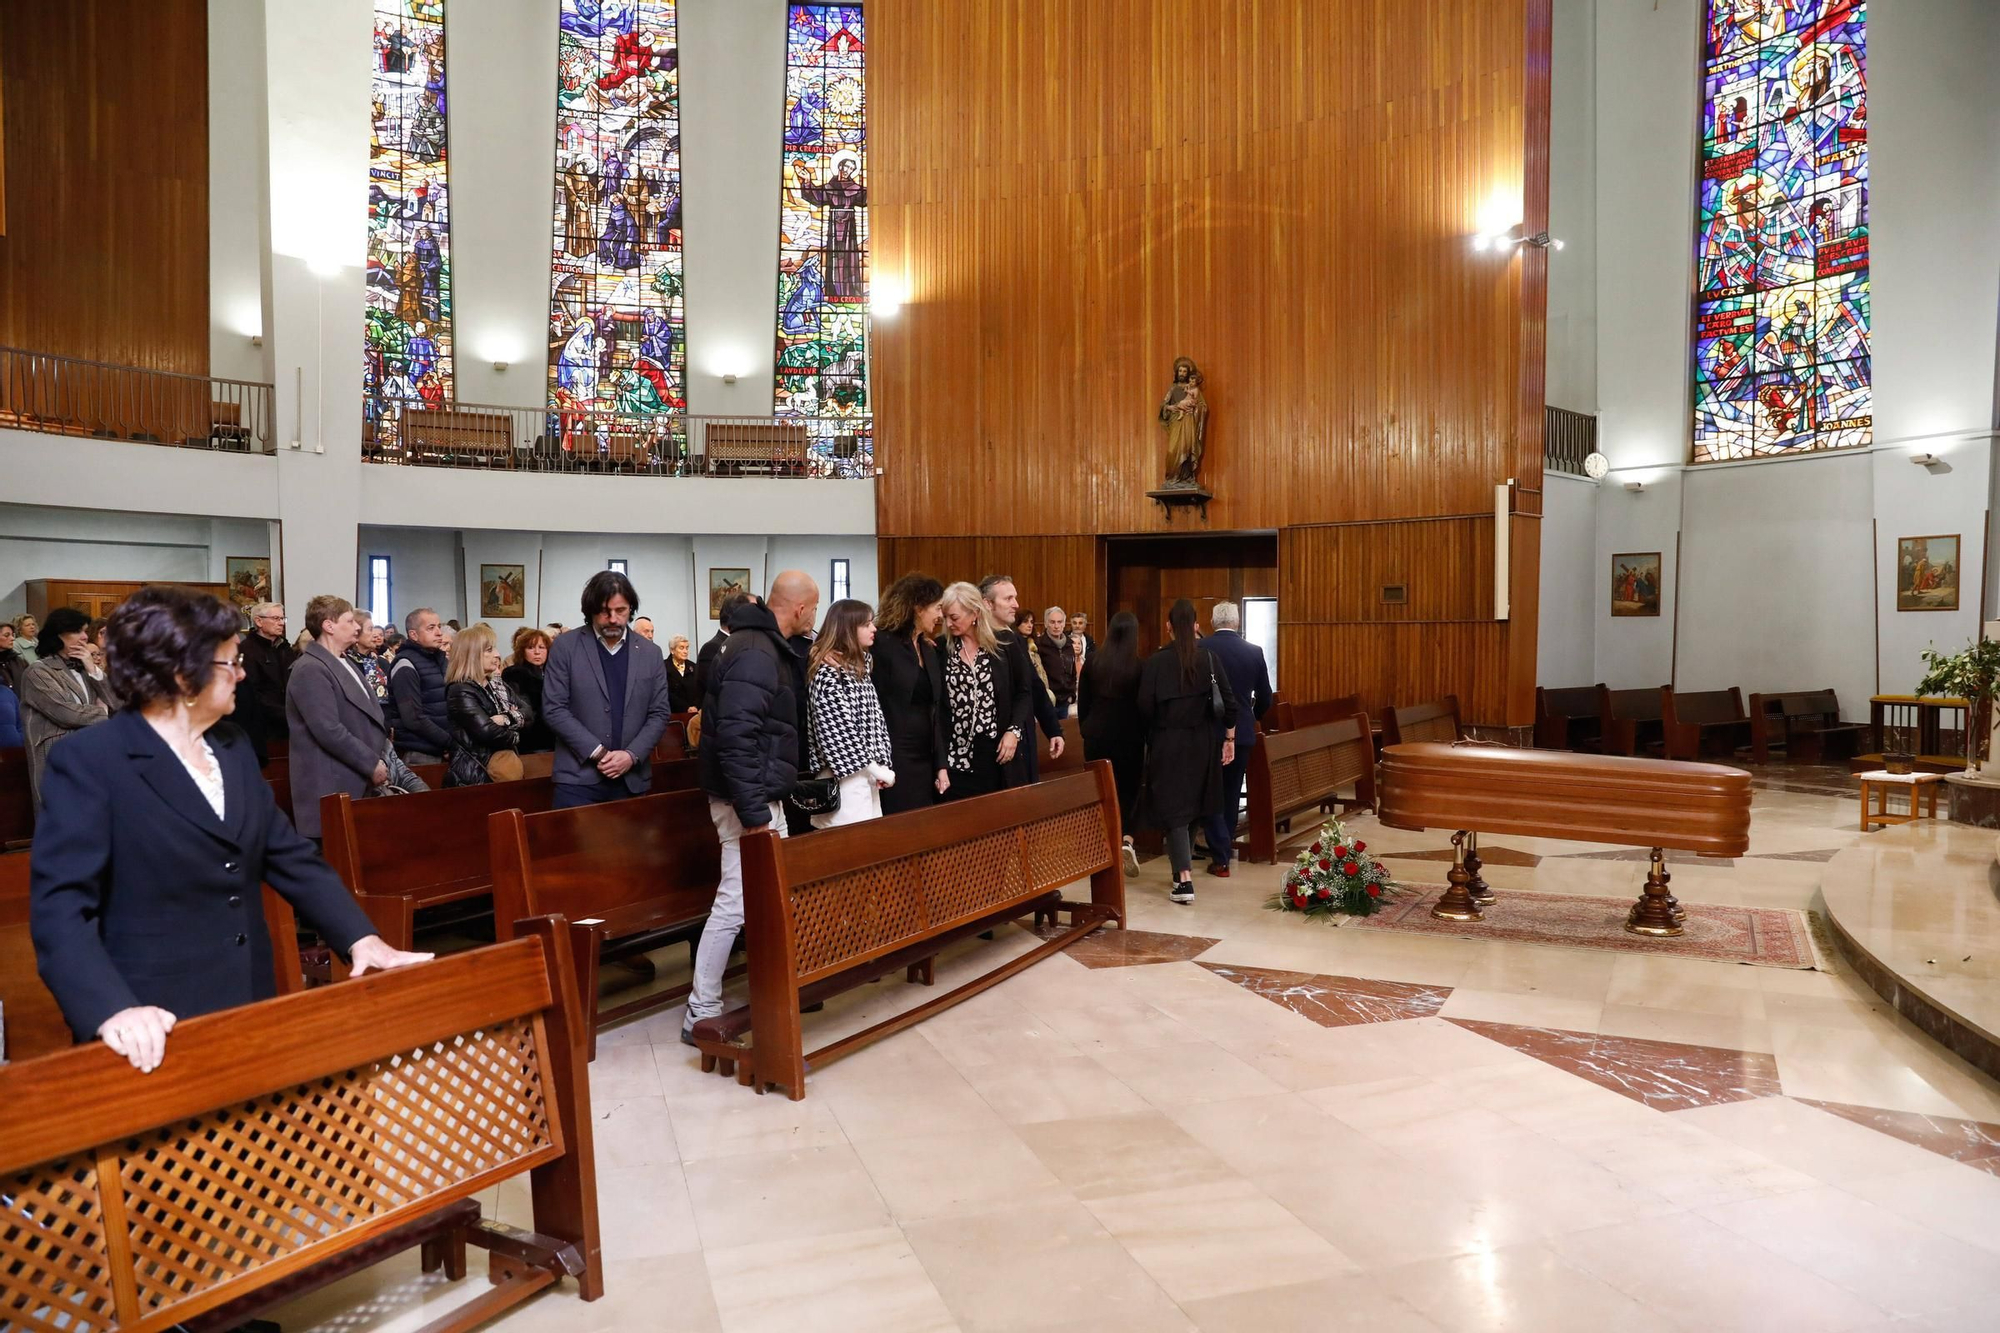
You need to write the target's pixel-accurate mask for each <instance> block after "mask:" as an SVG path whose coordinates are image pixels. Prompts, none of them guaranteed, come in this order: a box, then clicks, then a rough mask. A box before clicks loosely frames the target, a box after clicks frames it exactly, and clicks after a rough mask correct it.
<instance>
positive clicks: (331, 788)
mask: <svg viewBox="0 0 2000 1333" xmlns="http://www.w3.org/2000/svg"><path fill="white" fill-rule="evenodd" d="M285 721H286V722H287V723H289V724H290V726H291V730H292V748H291V758H290V760H289V763H290V766H291V779H292V823H293V824H295V825H297V826H298V830H299V832H301V833H303V834H305V835H306V836H307V837H308V838H317V837H319V836H321V834H320V825H319V802H320V798H321V797H322V796H327V795H330V794H331V793H333V792H341V791H344V792H346V793H347V794H348V795H349V796H352V797H355V798H356V799H359V798H360V797H362V796H365V795H367V794H368V788H369V786H370V783H371V780H372V779H373V778H374V776H375V765H376V764H378V763H381V762H382V756H383V753H384V751H386V750H387V749H388V746H389V724H388V722H387V721H386V720H385V719H384V718H383V716H382V706H381V705H380V704H379V703H377V702H376V701H375V692H374V691H373V690H369V689H365V688H363V687H362V684H361V682H360V681H359V680H357V679H356V678H355V675H354V673H353V672H352V671H350V670H348V668H347V666H346V664H345V663H343V662H342V661H341V660H340V659H339V658H337V657H335V656H334V655H333V654H332V653H330V652H328V651H327V650H326V649H324V648H322V647H320V646H319V645H318V644H317V643H309V644H307V645H306V650H305V651H304V652H303V653H300V654H299V660H298V661H297V662H295V663H294V664H293V665H292V672H291V676H290V677H289V679H288V680H287V682H286V685H285Z"/></svg>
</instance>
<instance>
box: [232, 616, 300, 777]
mask: <svg viewBox="0 0 2000 1333" xmlns="http://www.w3.org/2000/svg"><path fill="white" fill-rule="evenodd" d="M242 652H243V679H242V680H239V681H237V682H236V713H235V721H236V725H237V726H239V727H241V728H243V729H244V730H245V731H247V732H249V733H250V736H251V739H252V740H253V741H254V742H255V743H256V745H257V748H258V749H260V750H261V749H263V748H264V746H265V745H266V744H267V743H268V742H270V741H274V740H284V739H285V738H287V737H289V736H290V735H291V728H290V726H289V725H288V724H287V723H286V721H285V686H286V684H287V682H288V681H289V679H290V677H291V674H292V663H294V662H296V661H298V659H299V650H298V649H296V648H294V647H292V645H291V644H290V643H288V642H287V641H285V640H284V639H279V640H277V641H276V642H273V641H272V640H270V639H267V638H265V637H264V636H263V635H261V634H259V633H257V632H256V631H255V630H252V631H251V632H250V633H248V634H246V635H244V636H243V647H242Z"/></svg>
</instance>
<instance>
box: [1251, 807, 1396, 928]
mask: <svg viewBox="0 0 2000 1333" xmlns="http://www.w3.org/2000/svg"><path fill="white" fill-rule="evenodd" d="M1394 887H1395V883H1394V881H1392V880H1391V879H1390V878H1389V871H1388V870H1387V868H1386V867H1384V866H1383V864H1382V863H1381V862H1380V861H1377V860H1376V859H1375V858H1374V857H1372V856H1370V855H1368V844H1367V843H1365V842H1363V841H1362V840H1361V839H1359V838H1353V837H1349V836H1348V832H1347V829H1346V828H1345V827H1344V826H1343V825H1342V824H1341V822H1340V821H1339V820H1338V819H1329V820H1328V821H1327V822H1326V825H1325V826H1324V827H1323V828H1321V829H1320V831H1319V836H1318V838H1316V839H1315V840H1314V841H1313V844H1312V845H1311V846H1310V847H1308V848H1306V849H1305V850H1304V851H1302V852H1300V853H1299V855H1298V858H1297V859H1296V860H1295V861H1293V862H1292V868H1291V869H1290V870H1288V871H1286V872H1285V880H1284V884H1283V885H1282V886H1281V887H1280V888H1279V890H1278V893H1277V896H1276V897H1274V898H1273V899H1272V900H1271V904H1270V905H1271V906H1272V907H1273V908H1275V909H1276V910H1278V911H1281V912H1303V913H1304V914H1305V915H1307V916H1331V915H1333V914H1335V913H1346V914H1348V915H1350V916H1367V915H1369V914H1370V913H1372V912H1375V911H1378V910H1379V909H1380V908H1381V906H1382V898H1383V895H1384V893H1385V892H1386V891H1387V890H1389V889H1393V888H1394Z"/></svg>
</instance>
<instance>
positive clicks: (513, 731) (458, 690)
mask: <svg viewBox="0 0 2000 1333" xmlns="http://www.w3.org/2000/svg"><path fill="white" fill-rule="evenodd" d="M444 706H445V711H446V713H447V715H448V716H449V717H450V718H451V748H452V750H453V752H454V753H464V754H469V755H471V756H472V757H473V758H474V759H475V760H477V761H478V763H479V767H480V768H481V769H482V770H484V769H485V767H486V761H487V760H488V759H491V758H492V757H493V754H494V752H495V751H496V750H519V749H520V748H521V732H520V729H519V728H518V727H511V726H506V727H503V726H501V725H500V724H499V723H498V722H495V721H494V720H493V719H494V717H495V716H502V715H503V714H501V712H500V701H499V700H497V699H495V698H494V697H493V694H492V692H491V691H489V690H488V689H487V688H486V687H485V686H484V685H481V684H479V683H477V682H476V681H470V680H455V681H453V682H452V683H451V684H449V685H447V686H445V690H444ZM455 772H456V765H454V766H453V769H452V770H451V771H448V772H447V773H446V774H445V778H446V783H445V785H446V786H456V785H459V784H457V783H454V782H452V781H451V778H452V776H453V774H454V773H455Z"/></svg>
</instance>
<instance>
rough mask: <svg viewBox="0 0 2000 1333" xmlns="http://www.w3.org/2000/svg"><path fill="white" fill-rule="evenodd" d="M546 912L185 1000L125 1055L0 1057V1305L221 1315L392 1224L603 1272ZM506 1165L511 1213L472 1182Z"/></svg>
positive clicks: (499, 1291)
mask: <svg viewBox="0 0 2000 1333" xmlns="http://www.w3.org/2000/svg"><path fill="white" fill-rule="evenodd" d="M562 928H563V926H562V923H561V922H553V921H550V922H542V923H540V924H539V925H538V927H537V934H536V936H535V937H534V938H529V939H521V940H515V941H512V942H510V943H507V944H500V945H495V946H493V947H491V948H487V949H480V950H476V951H474V952H472V953H467V954H460V955H458V956H456V957H453V958H447V959H440V960H438V961H436V962H433V963H425V964H419V965H417V966H415V967H410V968H404V969H401V970H398V971H395V972H389V973H385V974H380V975H370V976H367V977H363V978H361V979H359V980H355V981H350V982H345V983H343V984H341V985H338V986H330V987H323V988H321V989H318V990H312V991H306V992H304V993H301V994H296V995H286V996H281V997H279V998H277V999H272V1000H266V1001H263V1002H262V1003H259V1004H253V1005H246V1006H244V1007H242V1008H240V1009H232V1010H228V1011H226V1012H223V1013H216V1014H207V1015H204V1016H202V1017H199V1018H191V1019H187V1020H185V1021H183V1022H181V1023H179V1024H178V1025H176V1027H175V1028H174V1032H173V1035H172V1036H171V1037H170V1038H169V1039H168V1043H167V1058H166V1061H165V1062H164V1063H163V1064H162V1065H161V1066H160V1067H159V1068H158V1069H156V1070H154V1071H153V1072H152V1073H150V1074H141V1073H139V1072H138V1071H137V1070H135V1069H133V1068H132V1067H131V1066H130V1065H129V1064H127V1063H126V1062H125V1061H124V1060H123V1059H121V1058H120V1057H118V1056H117V1055H115V1054H113V1053H112V1052H111V1051H110V1050H109V1049H108V1048H106V1047H104V1046H103V1045H101V1044H99V1043H92V1044H90V1045H88V1046H81V1047H78V1048H76V1049H74V1050H68V1051H61V1052H58V1053H56V1054H53V1055H46V1056H43V1057H41V1058H39V1059H35V1060H28V1061H24V1062H21V1063H17V1064H11V1065H8V1066H7V1067H6V1068H4V1069H0V1179H7V1181H8V1186H7V1193H8V1201H9V1215H8V1223H7V1227H6V1229H5V1230H4V1231H0V1257H4V1259H5V1262H4V1263H0V1324H4V1325H6V1326H9V1327H14V1328H29V1329H37V1330H50V1331H52V1330H56V1329H65V1330H78V1329H84V1328H89V1329H106V1328H115V1329H119V1330H121V1333H164V1331H165V1330H170V1329H177V1328H184V1327H186V1328H232V1327H236V1326H238V1325H241V1324H242V1323H244V1322H245V1321H247V1320H249V1319H251V1318H253V1317H255V1316H257V1315H259V1314H262V1313H264V1312H265V1311H267V1310H269V1309H271V1308H274V1307H275V1306H277V1305H279V1304H282V1303H283V1302H285V1301H287V1300H290V1299H293V1298H295V1297H297V1296H299V1295H301V1294H303V1293H305V1292H308V1291H311V1290H314V1289H316V1288H318V1287H321V1286H324V1285H325V1284H326V1283H328V1282H331V1281H333V1280H335V1279H337V1278H340V1277H343V1276H346V1275H347V1274H349V1273H352V1272H355V1271H358V1270H360V1269H362V1268H364V1267H367V1266H369V1265H371V1264H373V1263H376V1262H379V1261H380V1260H381V1259H383V1258H386V1257H387V1256H389V1255H391V1254H394V1253H397V1252H399V1251H401V1250H405V1249H410V1248H413V1247H416V1246H421V1247H422V1249H423V1267H424V1269H425V1270H426V1271H430V1272H434V1271H437V1270H438V1269H440V1268H442V1269H443V1270H444V1271H445V1273H446V1275H447V1276H448V1277H451V1278H454V1279H455V1278H460V1277H463V1276H464V1274H465V1268H466V1265H465V1246H467V1245H468V1244H469V1245H473V1246H476V1247H478V1248H481V1249H485V1250H487V1251H488V1252H489V1255H490V1277H491V1281H492V1282H493V1284H494V1287H493V1289H492V1290H490V1291H486V1292H483V1293H482V1294H481V1295H480V1296H478V1297H477V1298H475V1299H474V1300H472V1301H470V1302H469V1303H467V1304H466V1305H464V1306H462V1307H460V1309H459V1310H458V1311H457V1312H456V1313H455V1314H453V1315H452V1316H449V1317H447V1318H445V1319H443V1320H441V1321H439V1322H437V1323H435V1324H432V1325H430V1328H432V1329H433V1330H438V1331H439V1333H455V1331H456V1330H463V1329H469V1328H472V1327H474V1326H475V1325H478V1324H480V1323H483V1322H485V1321H486V1320H488V1319H491V1318H493V1317H494V1316H495V1315H497V1314H499V1313H501V1312H502V1311H504V1310H507V1309H509V1308H512V1307H513V1306H515V1305H518V1304H519V1303H520V1302H521V1301H523V1300H525V1299H526V1298H527V1297H529V1296H531V1295H533V1294H534V1293H535V1292H537V1291H540V1290H541V1289H543V1288H544V1287H548V1286H551V1285H553V1284H555V1283H557V1282H559V1281H561V1280H562V1278H563V1277H564V1276H572V1277H575V1278H576V1279H577V1285H578V1288H579V1293H580V1294H581V1295H582V1297H583V1298H584V1299H585V1300H596V1299H597V1298H598V1297H599V1296H601V1295H603V1294H604V1276H603V1260H602V1255H601V1252H600V1246H599V1242H598V1231H597V1186H596V1174H595V1170H594V1168H593V1166H592V1156H593V1146H592V1142H591V1139H592V1133H593V1129H594V1126H593V1125H592V1122H591V1116H590V1090H589V1084H588V1081H587V1079H586V1077H585V1071H584V1066H583V1061H582V1059H581V1056H580V1051H579V1046H580V1036H581V1029H580V1027H579V1021H580V1020H579V1019H578V1016H577V1012H576V1010H577V998H576V982H575V978H574V977H573V976H571V975H570V973H569V955H568V954H567V952H566V951H564V950H563V949H562V948H561V947H560V946H559V938H560V934H559V933H560V931H561V930H562ZM521 1175H527V1176H528V1177H530V1180H531V1182H532V1195H533V1201H534V1223H533V1225H534V1229H533V1231H532V1232H528V1231H521V1230H518V1229H515V1228H512V1227H499V1226H494V1225H491V1224H488V1223H485V1222H482V1221H481V1220H480V1218H479V1206H478V1204H477V1202H475V1200H476V1196H477V1195H478V1194H479V1193H481V1192H482V1191H484V1190H487V1189H490V1188H492V1187H493V1186H494V1185H496V1184H498V1183H500V1182H501V1181H504V1180H507V1179H509V1178H512V1177H515V1176H521Z"/></svg>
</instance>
